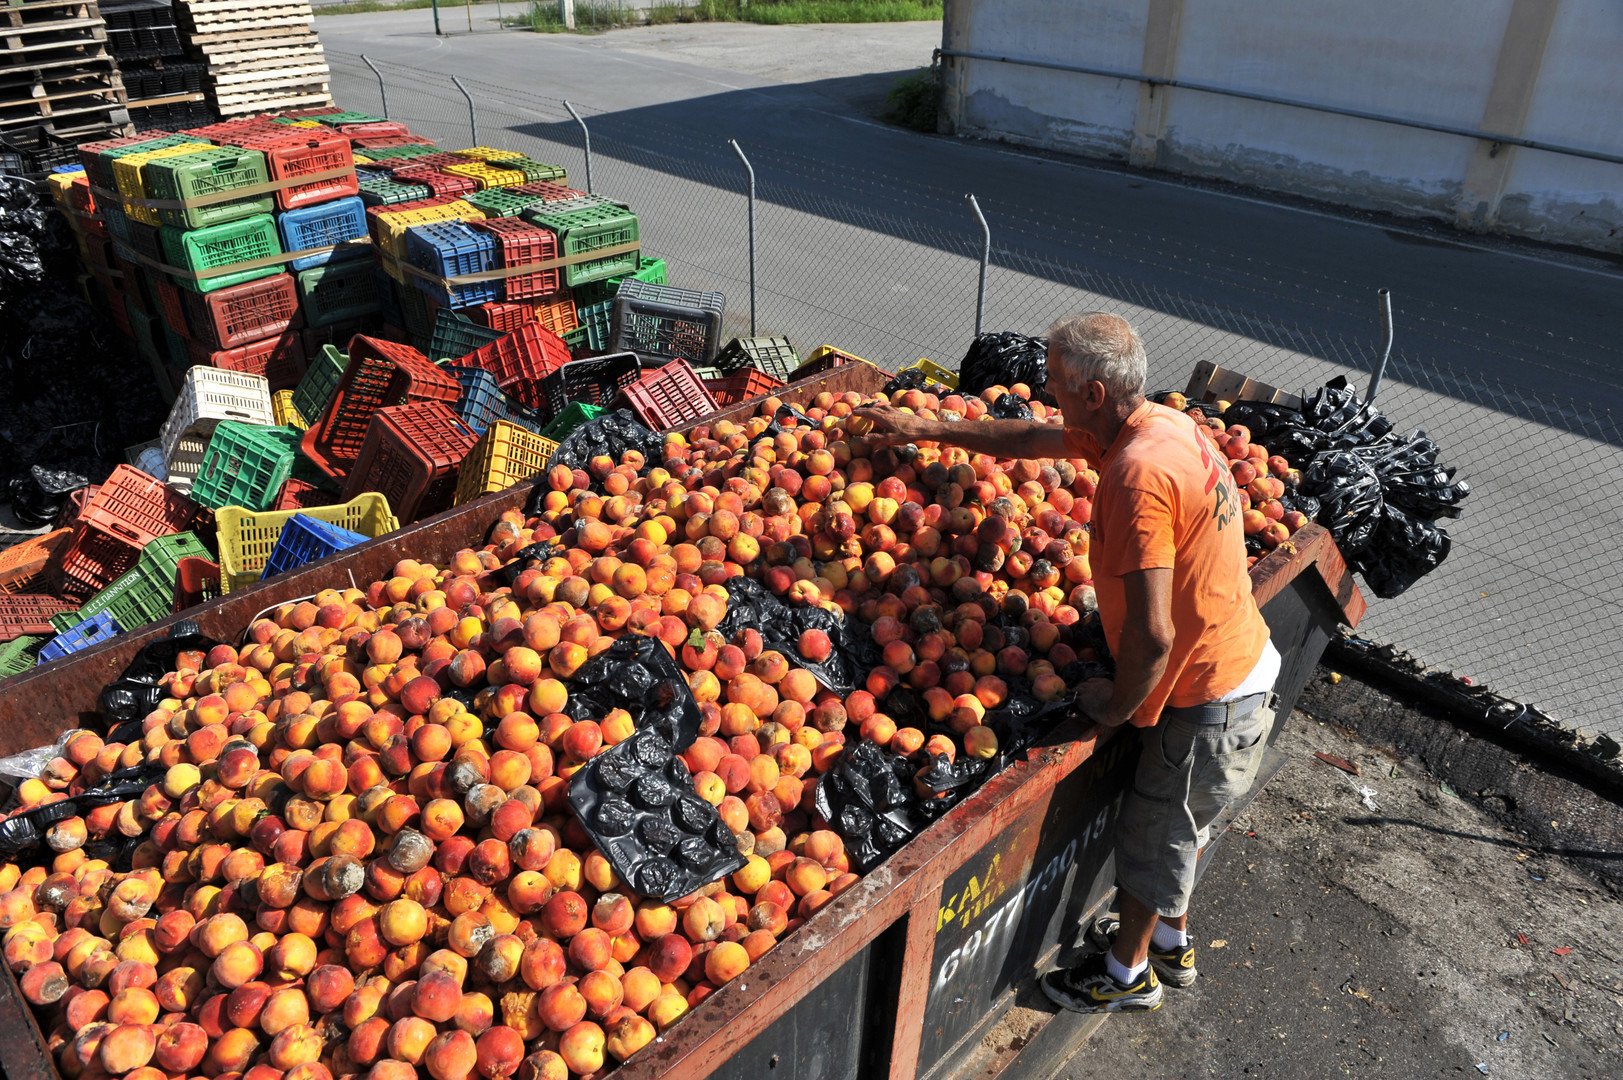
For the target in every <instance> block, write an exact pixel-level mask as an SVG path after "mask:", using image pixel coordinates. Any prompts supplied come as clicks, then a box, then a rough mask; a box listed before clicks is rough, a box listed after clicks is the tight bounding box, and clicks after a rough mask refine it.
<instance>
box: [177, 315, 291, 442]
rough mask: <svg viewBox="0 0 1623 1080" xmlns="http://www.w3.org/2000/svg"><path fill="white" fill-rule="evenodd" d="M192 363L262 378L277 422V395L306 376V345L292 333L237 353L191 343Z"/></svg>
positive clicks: (253, 345) (242, 347) (269, 339)
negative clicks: (269, 394) (268, 388)
mask: <svg viewBox="0 0 1623 1080" xmlns="http://www.w3.org/2000/svg"><path fill="white" fill-rule="evenodd" d="M191 359H192V362H193V363H195V364H203V365H206V366H208V367H212V368H219V369H220V370H221V371H240V372H242V373H244V374H246V375H262V376H264V379H265V383H266V385H268V386H269V387H270V388H271V414H272V415H271V419H272V420H274V419H275V411H276V393H277V392H278V391H283V390H287V389H288V388H289V387H293V386H297V385H298V383H299V379H300V378H301V377H302V376H303V375H304V341H303V339H302V338H300V337H299V335H298V334H297V333H296V332H295V331H292V330H289V331H286V332H285V333H281V334H277V335H276V336H275V337H269V338H265V339H264V340H262V341H251V342H249V343H248V344H246V345H238V346H237V347H236V348H234V349H219V350H215V351H211V350H209V349H208V348H207V347H206V346H203V345H199V344H197V343H196V342H193V343H192V347H191Z"/></svg>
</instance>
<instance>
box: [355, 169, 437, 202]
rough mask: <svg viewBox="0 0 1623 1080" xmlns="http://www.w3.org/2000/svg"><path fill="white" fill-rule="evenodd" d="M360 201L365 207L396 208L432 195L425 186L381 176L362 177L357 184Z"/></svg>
mask: <svg viewBox="0 0 1623 1080" xmlns="http://www.w3.org/2000/svg"><path fill="white" fill-rule="evenodd" d="M359 187H360V199H361V201H362V202H363V203H365V204H366V205H367V206H397V205H399V204H400V203H409V202H416V201H417V200H419V199H426V198H428V197H429V196H430V195H432V194H433V192H432V191H430V190H429V189H428V185H427V184H415V183H411V182H409V181H404V180H396V179H392V178H386V177H381V176H368V177H363V178H362V179H361V181H360V183H359Z"/></svg>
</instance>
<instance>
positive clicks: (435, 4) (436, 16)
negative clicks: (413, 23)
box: [429, 0, 445, 37]
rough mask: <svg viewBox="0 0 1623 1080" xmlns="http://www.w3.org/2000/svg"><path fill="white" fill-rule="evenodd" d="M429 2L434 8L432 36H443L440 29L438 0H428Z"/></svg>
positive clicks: (443, 32)
mask: <svg viewBox="0 0 1623 1080" xmlns="http://www.w3.org/2000/svg"><path fill="white" fill-rule="evenodd" d="M429 4H430V6H432V7H433V9H434V36H435V37H444V36H445V31H444V30H441V29H440V0H429Z"/></svg>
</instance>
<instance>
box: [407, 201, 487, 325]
mask: <svg viewBox="0 0 1623 1080" xmlns="http://www.w3.org/2000/svg"><path fill="white" fill-rule="evenodd" d="M406 261H407V262H409V263H410V264H411V265H413V266H415V267H417V268H418V269H420V270H426V271H427V272H428V273H430V274H433V275H435V276H436V277H454V276H456V275H458V274H478V273H483V272H484V271H486V270H494V269H496V238H495V237H494V236H492V235H491V234H489V233H485V232H480V231H479V230H478V229H473V228H469V227H468V226H467V225H465V224H463V223H462V222H460V221H437V222H434V223H432V224H429V225H418V226H417V227H415V228H413V229H411V230H409V231H407V233H406ZM411 280H412V283H413V284H415V285H416V286H417V288H419V289H421V290H422V291H423V292H425V293H427V294H428V295H429V296H432V297H434V298H435V299H436V300H438V301H439V302H440V303H441V304H443V305H445V306H446V307H452V308H464V307H473V306H474V305H476V304H484V303H488V302H489V301H492V300H496V299H498V298H499V297H500V295H501V282H500V281H481V282H478V283H475V284H471V285H452V286H450V287H447V286H445V285H442V284H440V283H439V282H437V281H429V280H427V279H426V278H420V277H417V276H416V275H415V274H414V275H412V279H411Z"/></svg>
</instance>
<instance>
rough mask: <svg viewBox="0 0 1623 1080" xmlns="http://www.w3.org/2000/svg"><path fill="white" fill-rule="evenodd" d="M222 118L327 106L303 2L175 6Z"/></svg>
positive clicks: (191, 0) (193, 1)
mask: <svg viewBox="0 0 1623 1080" xmlns="http://www.w3.org/2000/svg"><path fill="white" fill-rule="evenodd" d="M177 10H178V11H179V12H180V13H181V26H182V29H183V31H184V32H185V33H186V34H187V35H188V39H189V42H190V44H191V46H192V48H193V50H194V51H195V52H197V53H199V54H201V56H202V58H203V60H204V61H205V62H206V63H207V64H208V94H209V102H210V104H212V105H213V106H214V108H215V109H216V110H217V111H218V112H219V113H220V115H222V116H237V115H242V114H244V113H255V112H268V111H272V110H279V109H290V108H301V107H304V106H310V105H327V104H330V103H331V102H332V95H331V94H330V93H329V91H328V86H327V83H328V78H329V72H328V67H327V56H326V53H325V52H324V51H323V50H322V48H321V39H320V38H319V37H317V36H316V34H315V31H314V30H313V29H312V24H313V23H314V20H315V16H314V14H313V12H312V11H311V9H310V5H309V4H308V3H305V2H303V0H178V3H177Z"/></svg>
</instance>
